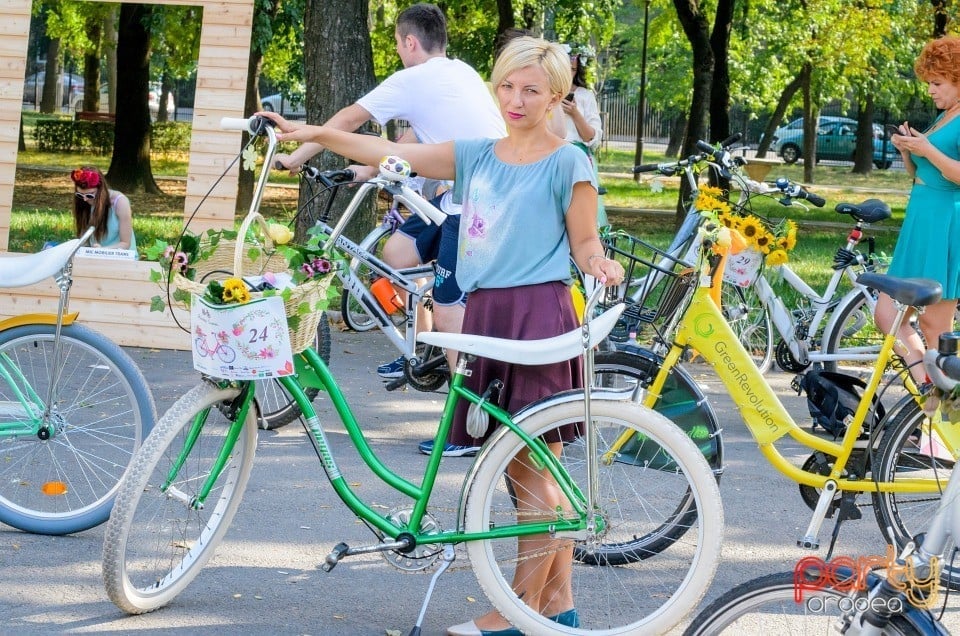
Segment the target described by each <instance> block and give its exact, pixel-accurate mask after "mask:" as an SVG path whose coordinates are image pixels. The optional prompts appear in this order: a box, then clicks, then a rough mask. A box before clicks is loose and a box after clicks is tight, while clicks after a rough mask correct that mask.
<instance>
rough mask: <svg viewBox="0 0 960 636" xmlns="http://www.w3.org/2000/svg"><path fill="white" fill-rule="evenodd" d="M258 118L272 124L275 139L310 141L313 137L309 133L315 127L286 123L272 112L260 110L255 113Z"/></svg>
mask: <svg viewBox="0 0 960 636" xmlns="http://www.w3.org/2000/svg"><path fill="white" fill-rule="evenodd" d="M256 115H257V116H258V117H263V118H264V119H269V120H270V121H272V122H273V123H274V125H275V126H276V129H277V131H278V132H277V139H278V140H283V141H301V142H303V141H310V139H311V137H312V136H313V135H312V134H311V133H310V132H308V131H309V129H311V128H317V126H308V125H306V124H297V123H294V122H292V121H288V120H286V119H284V118H283V117H281V116H280V115H278V114H277V113H275V112H273V111H267V110H262V111H259V112H257V113H256Z"/></svg>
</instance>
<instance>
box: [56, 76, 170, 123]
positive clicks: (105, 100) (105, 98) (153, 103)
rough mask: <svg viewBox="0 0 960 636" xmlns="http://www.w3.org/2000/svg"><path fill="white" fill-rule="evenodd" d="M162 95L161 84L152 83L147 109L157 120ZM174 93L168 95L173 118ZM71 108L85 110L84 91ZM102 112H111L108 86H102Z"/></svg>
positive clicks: (168, 110) (168, 112)
mask: <svg viewBox="0 0 960 636" xmlns="http://www.w3.org/2000/svg"><path fill="white" fill-rule="evenodd" d="M161 93H162V90H161V87H160V82H150V92H149V93H147V107H148V108H149V109H150V117H151V118H153V119H156V118H157V113H158V112H159V111H160V95H161ZM174 107H175V105H174V103H173V93H168V94H167V114H168V115H169V116H171V117H172V116H173V110H174ZM71 108H72V109H73V111H74V112H77V111H80V110H83V91H82V90H81V91H80V93H79V94H78V95H77V96H76V97H75V98H74V100H73V103H72V105H71ZM100 112H101V113H107V112H110V89H109V88H108V87H107V85H106V84H101V85H100Z"/></svg>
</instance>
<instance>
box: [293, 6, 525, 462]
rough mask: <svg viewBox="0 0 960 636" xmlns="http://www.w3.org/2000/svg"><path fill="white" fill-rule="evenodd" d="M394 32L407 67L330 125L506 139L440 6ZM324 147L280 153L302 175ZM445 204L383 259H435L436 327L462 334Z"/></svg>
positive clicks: (451, 212) (395, 370) (391, 245)
mask: <svg viewBox="0 0 960 636" xmlns="http://www.w3.org/2000/svg"><path fill="white" fill-rule="evenodd" d="M394 37H395V39H396V43H397V54H398V55H399V56H400V60H401V61H402V62H403V66H404V68H403V69H402V70H399V71H397V72H396V73H394V74H392V75H391V76H390V77H388V78H387V79H385V80H384V81H383V82H382V83H381V84H380V85H379V86H377V87H376V88H375V89H373V90H372V91H370V92H369V93H367V94H366V95H364V96H363V97H361V98H360V99H358V100H357V101H356V102H355V103H353V104H351V105H350V106H347V107H345V108H343V109H341V110H340V111H338V112H337V113H336V114H335V115H333V117H331V118H330V119H329V120H328V121H327V122H326V124H325V125H326V126H328V127H331V128H336V129H338V130H344V131H348V132H351V131H354V130H356V129H357V128H359V127H360V126H361V125H362V124H364V123H365V122H367V121H368V120H370V119H373V120H376V121H377V122H378V123H380V124H381V125H384V124H386V123H387V122H388V121H389V120H391V119H403V120H406V121H407V122H408V123H409V124H410V127H411V129H412V131H413V133H414V135H415V141H419V142H420V143H442V142H446V141H452V140H454V139H481V138H482V139H499V138H501V137H504V136H506V133H507V130H506V127H505V126H504V123H503V117H502V116H501V115H500V111H499V109H498V107H497V104H496V103H495V102H494V99H493V96H492V95H491V94H490V91H489V89H488V88H487V85H486V83H485V82H484V80H483V78H481V77H480V75H479V74H478V73H477V72H476V71H475V70H474V69H473V68H471V67H470V66H469V65H468V64H466V63H464V62H462V61H460V60H452V59H448V58H447V56H446V51H447V23H446V19H445V18H444V15H443V12H442V11H441V10H440V9H439V8H438V7H437V6H436V5H433V4H427V3H419V4H415V5H412V6H410V7H408V8H407V9H405V10H404V11H403V12H401V13H400V15H399V16H398V18H397V26H396V31H395V33H394ZM409 140H410V141H414V139H409ZM321 150H322V146H320V145H319V144H315V143H309V142H308V143H304V144H302V145H301V146H299V147H298V148H297V149H296V150H295V151H294V152H293V153H291V154H290V155H285V154H279V155H277V157H276V158H277V161H279V162H280V163H281V164H282V165H283V166H284V167H286V168H288V169H290V171H291V172H292V173H296V172H297V171H298V170H299V167H300V166H301V165H302V164H303V163H305V162H306V161H307V160H309V159H310V158H311V157H313V156H314V155H315V154H317V153H318V152H320V151H321ZM369 170H370V171H369V172H365V171H362V170H361V171H360V172H359V173H358V177H359V178H364V176H363V175H366V176H367V178H368V177H369V176H372V175H373V174H375V172H376V169H375V168H369ZM447 185H448V186H449V185H450V184H447ZM435 203H437V201H436V200H435ZM438 203H439V206H438V207H440V208H441V209H442V210H443V211H444V212H446V213H447V214H448V217H447V220H446V222H445V223H444V224H443V226H442V227H440V228H437V227H435V226H430V225H426V224H425V223H424V222H423V221H422V220H421V219H420V218H419V217H417V216H416V215H411V216H410V218H409V220H408V221H407V222H406V223H404V225H403V226H402V227H401V228H400V230H399V231H398V232H396V233H395V234H394V235H393V236H391V237H390V239H389V240H388V241H387V243H386V245H385V246H384V251H383V258H384V260H385V261H386V262H387V263H388V264H389V265H390V266H392V267H395V268H404V267H413V266H416V265H418V264H420V263H429V262H430V261H435V272H436V277H435V279H434V287H433V327H434V328H435V329H436V330H437V331H443V332H449V333H459V332H460V328H461V325H462V323H463V308H464V305H465V303H466V295H465V294H464V293H463V292H462V291H461V290H460V287H459V286H458V285H457V282H456V277H455V272H456V259H457V235H458V232H459V227H460V206H458V205H454V204H453V203H452V202H451V200H450V196H449V195H446V196H444V197H443V198H442V199H440V201H439V202H438ZM456 359H457V353H456V352H455V351H448V352H447V360H448V362H449V363H450V368H453V366H454V365H455V364H456ZM403 365H404V358H403V357H402V356H401V357H400V358H398V359H397V360H394V361H393V362H390V363H387V364H384V365H382V366H381V367H379V368H378V369H377V372H378V374H379V375H380V376H381V377H383V378H398V377H401V376H402V375H403ZM431 449H432V443H431V444H430V445H429V448H427V447H424V445H422V444H421V447H420V450H421V451H423V452H425V453H427V454H429V453H430V450H431ZM475 452H476V449H466V450H464V449H459V450H451V451H450V454H456V455H468V454H474V453H475Z"/></svg>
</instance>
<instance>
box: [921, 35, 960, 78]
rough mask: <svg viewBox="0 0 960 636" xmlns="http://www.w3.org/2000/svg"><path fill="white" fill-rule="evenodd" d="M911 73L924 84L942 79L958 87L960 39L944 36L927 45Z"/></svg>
mask: <svg viewBox="0 0 960 636" xmlns="http://www.w3.org/2000/svg"><path fill="white" fill-rule="evenodd" d="M913 71H914V72H915V73H916V74H917V77H918V78H919V79H920V80H921V81H924V82H929V81H931V80H933V79H944V80H947V81H948V82H951V83H953V84H957V85H960V37H956V36H946V37H942V38H937V39H936V40H932V41H930V42H928V43H927V45H926V46H925V47H923V50H922V51H920V55H919V57H917V61H916V62H914V64H913Z"/></svg>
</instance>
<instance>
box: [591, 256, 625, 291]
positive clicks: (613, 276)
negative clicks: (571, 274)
mask: <svg viewBox="0 0 960 636" xmlns="http://www.w3.org/2000/svg"><path fill="white" fill-rule="evenodd" d="M587 265H588V267H587V273H588V274H590V275H591V276H593V277H594V278H596V279H597V280H598V281H600V282H601V283H602V284H603V285H606V286H607V287H612V286H613V285H619V284H620V283H622V282H623V276H624V273H625V272H624V269H623V265H621V264H620V263H619V262H617V261H615V260H613V259H612V258H607V257H606V256H604V255H602V254H594V255H593V256H591V257H589V258H588V259H587Z"/></svg>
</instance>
